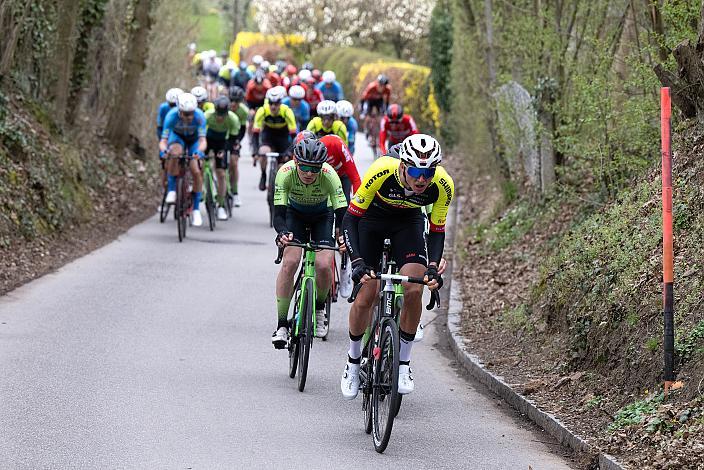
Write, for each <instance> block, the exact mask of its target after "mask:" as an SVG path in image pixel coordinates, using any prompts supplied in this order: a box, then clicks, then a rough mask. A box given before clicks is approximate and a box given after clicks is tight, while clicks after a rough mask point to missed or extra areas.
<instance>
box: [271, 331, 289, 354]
mask: <svg viewBox="0 0 704 470" xmlns="http://www.w3.org/2000/svg"><path fill="white" fill-rule="evenodd" d="M286 342H288V328H286V327H285V326H281V327H279V328H277V329H276V331H274V334H273V335H271V344H273V345H274V347H275V348H276V349H283V348H285V347H286Z"/></svg>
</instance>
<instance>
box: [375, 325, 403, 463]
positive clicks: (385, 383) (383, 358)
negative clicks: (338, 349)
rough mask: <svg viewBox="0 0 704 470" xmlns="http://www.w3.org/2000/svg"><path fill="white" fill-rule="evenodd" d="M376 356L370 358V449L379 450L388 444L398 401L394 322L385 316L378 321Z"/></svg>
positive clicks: (396, 337)
mask: <svg viewBox="0 0 704 470" xmlns="http://www.w3.org/2000/svg"><path fill="white" fill-rule="evenodd" d="M378 347H379V349H380V351H379V359H378V360H376V359H375V361H374V365H373V370H374V377H373V388H372V399H371V404H372V439H373V441H374V450H376V451H377V452H378V453H380V454H381V453H383V452H384V451H385V450H386V447H387V446H388V445H389V439H390V438H391V430H392V429H393V426H394V418H395V417H396V416H395V415H394V410H395V409H396V407H397V401H398V396H399V394H398V348H399V336H398V327H397V326H396V322H394V321H393V320H392V319H385V320H383V322H382V324H381V334H380V336H379V343H378Z"/></svg>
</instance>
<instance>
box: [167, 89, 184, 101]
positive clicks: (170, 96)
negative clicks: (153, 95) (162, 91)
mask: <svg viewBox="0 0 704 470" xmlns="http://www.w3.org/2000/svg"><path fill="white" fill-rule="evenodd" d="M181 93H183V90H182V89H180V88H169V91H167V92H166V101H167V102H168V103H169V104H176V100H177V99H178V95H180V94H181Z"/></svg>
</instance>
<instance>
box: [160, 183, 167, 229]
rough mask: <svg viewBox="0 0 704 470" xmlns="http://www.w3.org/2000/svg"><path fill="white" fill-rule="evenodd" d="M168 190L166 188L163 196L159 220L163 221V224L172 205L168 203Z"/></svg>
mask: <svg viewBox="0 0 704 470" xmlns="http://www.w3.org/2000/svg"><path fill="white" fill-rule="evenodd" d="M168 192H169V191H168V190H164V195H163V196H162V198H161V207H160V208H159V222H161V223H162V224H163V223H164V221H165V220H166V218H167V217H168V216H169V209H170V205H169V204H167V203H166V195H167V194H168Z"/></svg>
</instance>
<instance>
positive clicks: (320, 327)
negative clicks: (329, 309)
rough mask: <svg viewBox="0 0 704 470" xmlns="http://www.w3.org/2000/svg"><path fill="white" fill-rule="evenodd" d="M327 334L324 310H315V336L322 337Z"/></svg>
mask: <svg viewBox="0 0 704 470" xmlns="http://www.w3.org/2000/svg"><path fill="white" fill-rule="evenodd" d="M327 334H328V320H327V318H325V310H316V311H315V337H316V338H322V337H324V336H325V335H327Z"/></svg>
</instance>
